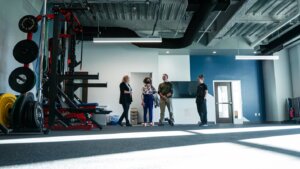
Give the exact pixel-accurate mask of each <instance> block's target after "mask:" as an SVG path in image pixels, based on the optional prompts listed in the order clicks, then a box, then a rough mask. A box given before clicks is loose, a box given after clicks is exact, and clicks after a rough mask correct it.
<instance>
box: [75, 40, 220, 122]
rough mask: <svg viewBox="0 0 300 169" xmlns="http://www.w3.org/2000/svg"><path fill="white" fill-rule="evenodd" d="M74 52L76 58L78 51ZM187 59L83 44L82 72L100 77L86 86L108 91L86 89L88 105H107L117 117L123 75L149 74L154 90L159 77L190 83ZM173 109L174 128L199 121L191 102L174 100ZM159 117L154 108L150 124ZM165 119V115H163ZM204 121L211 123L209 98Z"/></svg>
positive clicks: (130, 47)
mask: <svg viewBox="0 0 300 169" xmlns="http://www.w3.org/2000/svg"><path fill="white" fill-rule="evenodd" d="M78 49H79V48H78ZM77 52H78V55H77V56H78V57H79V53H80V50H79V51H77ZM189 59H190V57H189V55H158V50H157V49H143V48H138V47H135V46H133V45H120V44H119V45H103V44H93V43H91V42H85V43H84V61H83V70H82V71H89V72H90V73H92V74H93V73H94V74H95V73H98V72H99V73H100V80H99V81H92V80H91V81H90V83H92V82H105V83H106V82H107V83H108V88H90V89H89V92H88V95H89V96H88V101H89V102H99V103H100V105H107V106H109V109H111V110H112V111H113V114H118V115H120V114H121V113H122V107H121V105H120V104H119V102H118V101H119V83H120V82H121V79H122V77H123V75H126V74H128V75H130V74H131V73H134V72H146V73H149V72H151V73H152V78H153V85H154V86H155V87H156V88H157V87H158V84H159V83H161V82H162V79H161V76H162V74H163V73H167V74H168V75H169V77H170V81H190V80H191V79H190V60H189ZM194 80H196V79H194ZM141 83H142V82H141ZM140 90H141V89H140V88H138V89H135V88H133V92H134V91H140ZM139 101H140V100H139ZM139 101H138V102H139ZM173 105H174V116H175V122H176V123H177V124H195V123H197V122H198V121H199V116H198V113H197V109H196V103H195V99H174V103H173ZM135 106H136V105H135ZM159 116H160V110H159V108H158V109H155V111H154V121H156V122H157V121H158V120H159ZM167 116H168V113H166V117H167ZM208 120H209V121H213V122H214V121H215V110H214V98H213V97H212V96H209V98H208Z"/></svg>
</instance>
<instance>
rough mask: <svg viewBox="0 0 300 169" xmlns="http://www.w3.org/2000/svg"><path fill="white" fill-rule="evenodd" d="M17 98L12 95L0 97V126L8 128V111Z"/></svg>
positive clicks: (7, 94)
mask: <svg viewBox="0 0 300 169" xmlns="http://www.w3.org/2000/svg"><path fill="white" fill-rule="evenodd" d="M16 99H17V97H16V96H15V95H13V94H9V93H6V94H3V95H1V97H0V124H2V125H3V126H5V127H6V128H9V127H10V123H9V122H10V120H9V118H10V114H9V113H10V110H11V109H12V107H13V105H14V103H15V101H16Z"/></svg>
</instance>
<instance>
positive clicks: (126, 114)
mask: <svg viewBox="0 0 300 169" xmlns="http://www.w3.org/2000/svg"><path fill="white" fill-rule="evenodd" d="M122 106H123V110H124V111H123V113H122V115H121V117H120V119H119V123H122V121H123V119H124V118H125V120H126V124H130V122H129V119H128V111H129V107H130V103H123V104H122Z"/></svg>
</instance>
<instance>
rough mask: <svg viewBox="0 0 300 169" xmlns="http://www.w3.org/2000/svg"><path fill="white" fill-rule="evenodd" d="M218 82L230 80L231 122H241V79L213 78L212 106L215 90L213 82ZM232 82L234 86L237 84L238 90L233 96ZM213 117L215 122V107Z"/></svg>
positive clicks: (242, 118)
mask: <svg viewBox="0 0 300 169" xmlns="http://www.w3.org/2000/svg"><path fill="white" fill-rule="evenodd" d="M218 82H230V83H231V97H232V102H233V105H232V108H233V109H232V111H233V124H243V122H244V117H243V100H242V99H243V98H242V91H241V90H242V82H241V80H213V94H214V106H216V98H215V97H216V91H215V83H218ZM233 83H235V86H238V89H239V90H240V92H239V93H238V94H237V95H235V96H234V89H233V86H234V85H233ZM215 117H216V123H217V109H216V107H215Z"/></svg>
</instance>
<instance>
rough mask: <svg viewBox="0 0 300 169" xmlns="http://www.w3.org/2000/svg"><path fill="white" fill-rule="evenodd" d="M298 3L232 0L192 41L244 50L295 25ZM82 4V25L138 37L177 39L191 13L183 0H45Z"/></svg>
mask: <svg viewBox="0 0 300 169" xmlns="http://www.w3.org/2000/svg"><path fill="white" fill-rule="evenodd" d="M298 1H299V2H300V0H231V5H230V6H229V8H228V9H227V10H226V11H224V12H211V14H210V16H209V17H208V19H207V20H206V22H205V24H204V25H203V26H202V28H201V29H200V30H199V35H198V38H196V40H195V42H194V43H196V44H197V43H200V44H202V45H205V46H209V47H213V46H215V45H217V44H219V43H221V42H222V41H223V40H225V39H226V40H227V41H228V39H230V38H232V39H236V38H238V39H242V40H243V41H244V42H246V43H247V44H248V45H249V48H253V47H254V46H256V45H258V44H263V43H267V42H268V41H270V40H272V39H274V38H276V37H277V36H280V35H281V34H282V33H284V32H285V31H287V30H289V29H291V28H293V27H295V26H297V25H299V17H298V16H299V15H298V14H299V13H298V11H299V9H298V7H299V4H298ZM86 2H88V6H89V7H90V9H91V10H90V11H76V15H77V16H78V18H79V19H80V21H81V23H82V24H83V25H84V26H92V27H98V26H102V27H123V28H129V29H131V30H133V31H135V32H136V33H137V34H139V35H140V36H149V35H152V34H153V35H156V36H161V37H164V38H178V37H182V36H183V33H184V32H185V31H186V28H187V26H188V24H189V22H190V20H191V17H192V16H193V12H190V11H188V10H187V7H188V0H49V3H60V4H65V5H66V6H70V4H71V3H72V5H73V7H76V6H86ZM156 20H157V23H156ZM153 30H154V31H153Z"/></svg>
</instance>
